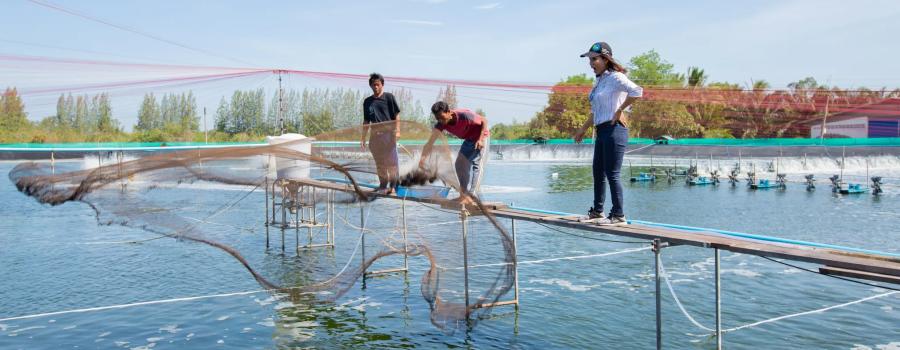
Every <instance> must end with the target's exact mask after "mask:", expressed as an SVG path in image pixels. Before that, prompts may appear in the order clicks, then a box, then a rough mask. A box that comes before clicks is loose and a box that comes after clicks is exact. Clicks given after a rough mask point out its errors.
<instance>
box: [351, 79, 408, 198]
mask: <svg viewBox="0 0 900 350" xmlns="http://www.w3.org/2000/svg"><path fill="white" fill-rule="evenodd" d="M369 87H370V88H372V96H369V97H366V100H365V101H363V132H362V139H361V140H360V142H359V145H360V147H361V148H362V149H363V150H365V149H366V138H367V137H368V138H369V151H370V152H372V157H373V158H375V168H376V173H377V175H378V189H377V190H376V191H378V192H380V193H385V194H387V193H391V192H393V188H390V186H389V185H390V184H391V183H392V182H396V181H397V180H398V178H399V175H398V169H397V163H398V159H397V138H399V137H400V123H399V122H397V119H398V118H399V116H400V107H399V106H398V105H397V100H395V99H394V95H392V94H391V93H389V92H384V77H383V76H382V75H381V74H378V73H372V74H371V75H369Z"/></svg>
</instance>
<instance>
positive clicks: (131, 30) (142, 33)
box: [28, 0, 256, 66]
mask: <svg viewBox="0 0 900 350" xmlns="http://www.w3.org/2000/svg"><path fill="white" fill-rule="evenodd" d="M28 1H29V2H31V3H33V4H35V5H39V6H43V7H46V8H49V9H53V10H56V11H59V12H63V13H66V14H69V15H73V16H76V17H81V18H83V19H86V20H89V21H93V22H96V23H100V24H103V25H106V26H110V27H113V28H116V29H119V30H123V31H126V32H129V33H133V34H137V35H140V36H143V37H146V38H150V39H153V40H156V41H160V42H163V43H166V44H169V45H173V46H177V47H180V48H183V49H186V50H191V51H194V52H199V53H202V54H205V55H209V56H214V57H218V58H223V59H226V60H229V61H233V62H238V63H241V64H247V65H250V66H256V65H255V64H253V63H250V62H247V61H244V60H240V59H237V58H233V57H229V56H226V55H222V54H218V53H215V52H212V51H209V50H204V49H199V48H195V47H192V46H189V45H187V44H183V43H180V42H177V41H174V40H169V39H166V38H163V37H160V36H157V35H154V34H151V33H147V32H145V31H141V30H138V29H135V28H131V27H126V26H123V25H120V24H116V23H113V22H110V21H107V20H104V19H100V18H97V17H94V16H91V15H88V14H85V13H83V12H79V11H75V10H72V9H69V8H65V7H62V6H60V5H57V4H54V3H51V2H49V1H46V0H28Z"/></svg>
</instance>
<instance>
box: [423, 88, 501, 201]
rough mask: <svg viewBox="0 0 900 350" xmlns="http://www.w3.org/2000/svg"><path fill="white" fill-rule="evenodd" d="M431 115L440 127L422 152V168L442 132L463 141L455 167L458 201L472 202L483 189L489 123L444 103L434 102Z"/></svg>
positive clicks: (437, 126) (463, 109) (469, 111)
mask: <svg viewBox="0 0 900 350" xmlns="http://www.w3.org/2000/svg"><path fill="white" fill-rule="evenodd" d="M431 113H432V114H434V118H435V119H437V123H436V124H434V130H433V132H432V133H431V138H429V139H428V142H427V143H426V144H425V147H424V148H423V149H422V158H421V160H420V161H419V167H424V165H425V159H426V158H427V157H428V155H429V154H430V153H431V148H432V145H433V144H434V141H435V140H437V138H438V137H439V136H440V134H441V133H442V132H447V133H448V134H451V135H453V136H456V137H458V138H461V139H463V143H462V145H461V146H460V147H459V155H457V157H456V164H455V167H456V176H457V178H459V187H460V188H459V190H460V196H459V200H460V201H461V202H471V194H472V193H475V192H478V189H479V187H480V185H481V174H482V167H483V165H484V159H485V156H486V155H485V154H486V153H487V148H488V146H489V139H488V137H489V136H490V134H491V132H490V129H489V128H488V125H487V120H485V118H484V117H483V116H480V115H478V114H477V113H475V112H472V111H471V110H468V109H465V108H456V109H450V106H449V105H447V103H446V102H444V101H438V102H435V104H434V105H432V106H431Z"/></svg>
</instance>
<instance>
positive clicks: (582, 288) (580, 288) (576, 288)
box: [528, 278, 601, 292]
mask: <svg viewBox="0 0 900 350" xmlns="http://www.w3.org/2000/svg"><path fill="white" fill-rule="evenodd" d="M528 282H529V283H539V284H545V285H557V286H560V287H563V288H565V289H568V290H570V291H573V292H587V291H589V290H591V289H593V288H597V287H600V286H601V285H599V284H593V285H580V284H574V283H572V282H571V281H568V280H564V279H559V278H550V279H540V278H535V279H531V280H529V281H528Z"/></svg>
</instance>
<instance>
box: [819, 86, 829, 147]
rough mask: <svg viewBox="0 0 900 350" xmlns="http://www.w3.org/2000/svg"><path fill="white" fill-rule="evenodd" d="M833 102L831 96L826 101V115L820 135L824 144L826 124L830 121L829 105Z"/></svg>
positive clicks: (823, 118) (823, 117)
mask: <svg viewBox="0 0 900 350" xmlns="http://www.w3.org/2000/svg"><path fill="white" fill-rule="evenodd" d="M829 102H831V94H829V95H828V99H827V100H825V115H824V116H822V132H821V133H820V135H819V140H821V141H822V143H823V144H824V142H825V124H826V122H827V120H828V103H829Z"/></svg>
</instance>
